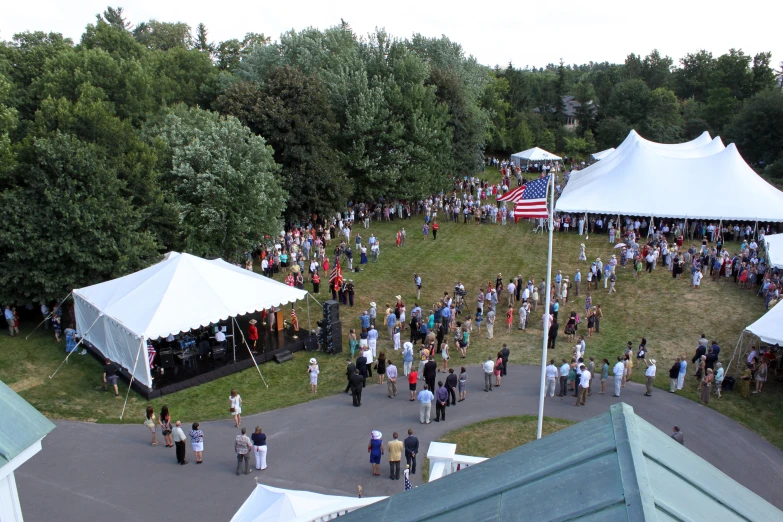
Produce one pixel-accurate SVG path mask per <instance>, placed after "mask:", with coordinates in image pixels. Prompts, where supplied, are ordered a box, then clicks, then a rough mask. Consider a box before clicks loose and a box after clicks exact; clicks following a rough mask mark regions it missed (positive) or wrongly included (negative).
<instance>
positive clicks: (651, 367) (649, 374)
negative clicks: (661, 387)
mask: <svg viewBox="0 0 783 522" xmlns="http://www.w3.org/2000/svg"><path fill="white" fill-rule="evenodd" d="M642 360H643V361H644V364H646V365H647V370H646V371H645V372H644V375H645V380H646V383H645V384H646V386H647V393H645V394H644V395H645V396H646V397H652V389H653V381H655V371H656V367H655V359H650V362H649V363H648V362H647V359H642Z"/></svg>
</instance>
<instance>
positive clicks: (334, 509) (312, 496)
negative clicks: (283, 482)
mask: <svg viewBox="0 0 783 522" xmlns="http://www.w3.org/2000/svg"><path fill="white" fill-rule="evenodd" d="M385 498H386V497H366V498H358V497H340V496H336V495H321V494H320V493H311V492H309V491H296V490H292V489H280V488H273V487H271V486H265V485H263V484H256V488H255V489H254V490H253V492H252V493H251V494H250V496H249V497H248V498H247V500H245V503H244V504H242V507H240V508H239V511H237V512H236V513H235V514H234V516H233V517H232V518H231V522H311V521H321V520H331V519H333V518H337V517H338V516H341V515H344V514H346V513H349V512H351V511H353V510H355V509H359V508H361V507H364V506H368V505H370V504H372V503H374V502H378V501H379V500H383V499H385Z"/></svg>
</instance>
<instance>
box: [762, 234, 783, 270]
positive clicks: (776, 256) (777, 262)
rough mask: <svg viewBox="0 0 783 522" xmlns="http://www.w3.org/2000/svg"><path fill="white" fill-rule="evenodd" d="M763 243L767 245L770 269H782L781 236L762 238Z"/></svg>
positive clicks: (782, 251)
mask: <svg viewBox="0 0 783 522" xmlns="http://www.w3.org/2000/svg"><path fill="white" fill-rule="evenodd" d="M764 242H765V243H766V244H767V255H768V256H769V266H771V267H772V268H783V234H770V235H768V236H764Z"/></svg>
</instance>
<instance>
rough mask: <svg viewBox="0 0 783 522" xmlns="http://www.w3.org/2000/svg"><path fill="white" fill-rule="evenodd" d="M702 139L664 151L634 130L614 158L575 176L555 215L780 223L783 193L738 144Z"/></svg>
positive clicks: (612, 156) (664, 149)
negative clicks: (752, 165) (745, 156)
mask: <svg viewBox="0 0 783 522" xmlns="http://www.w3.org/2000/svg"><path fill="white" fill-rule="evenodd" d="M702 136H703V138H702V139H700V140H699V143H700V145H698V146H695V145H693V143H694V142H688V143H687V144H686V143H683V144H679V145H667V144H656V143H652V142H649V141H647V140H645V139H643V138H641V137H640V136H639V135H638V134H636V133H635V132H631V134H629V136H628V138H626V140H625V141H624V142H623V143H622V144H621V145H620V146H619V147H618V148H617V150H616V151H615V152H614V154H612V155H610V156H609V157H607V158H606V159H605V160H604V161H599V162H598V163H595V164H593V165H591V166H590V167H588V168H586V169H584V170H582V171H580V172H575V173H574V174H573V175H572V176H571V177H570V179H569V181H568V184H567V185H566V187H565V189H564V190H563V193H562V195H561V196H560V198H559V199H558V201H557V205H556V209H557V211H558V212H578V213H584V212H591V213H598V214H612V215H617V214H623V215H640V216H659V217H673V218H688V219H716V220H717V219H724V220H726V219H732V220H743V221H783V192H781V191H780V190H778V189H776V188H775V187H773V186H772V185H770V184H769V183H767V182H766V181H764V179H762V178H761V177H760V176H759V175H758V174H756V173H755V172H754V171H753V169H751V168H750V167H749V166H748V164H747V163H745V160H743V159H742V157H741V156H740V154H739V152H738V151H737V148H736V146H735V145H734V144H733V143H732V144H730V145H729V146H728V147H724V146H723V143H722V142H721V141H720V138H715V139H714V140H711V139H710V138H709V135H707V134H706V133H705V134H703V135H702ZM694 141H696V140H694ZM683 145H688V146H689V148H685V147H682V146H683Z"/></svg>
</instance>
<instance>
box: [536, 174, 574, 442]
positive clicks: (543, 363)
mask: <svg viewBox="0 0 783 522" xmlns="http://www.w3.org/2000/svg"><path fill="white" fill-rule="evenodd" d="M550 181H552V183H551V185H552V186H551V187H550V186H549V185H550V184H549V183H547V188H548V189H549V190H551V191H552V193H551V199H550V205H549V217H548V219H547V221H548V222H549V246H548V253H547V261H546V304H545V306H544V315H545V316H548V314H549V305H550V299H551V297H552V292H550V291H549V285H550V281H551V280H552V233H553V231H554V223H553V221H554V213H555V187H554V178H551V179H550ZM548 322H549V321H547V323H548ZM548 342H549V328H548V327H547V328H544V341H543V344H542V346H541V384H540V386H539V390H538V427H537V428H536V438H537V439H540V438H541V435H542V433H541V432H542V431H543V427H544V395H545V392H546V389H545V385H546V355H547V354H546V348H547V344H548ZM577 391H578V390H577Z"/></svg>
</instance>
